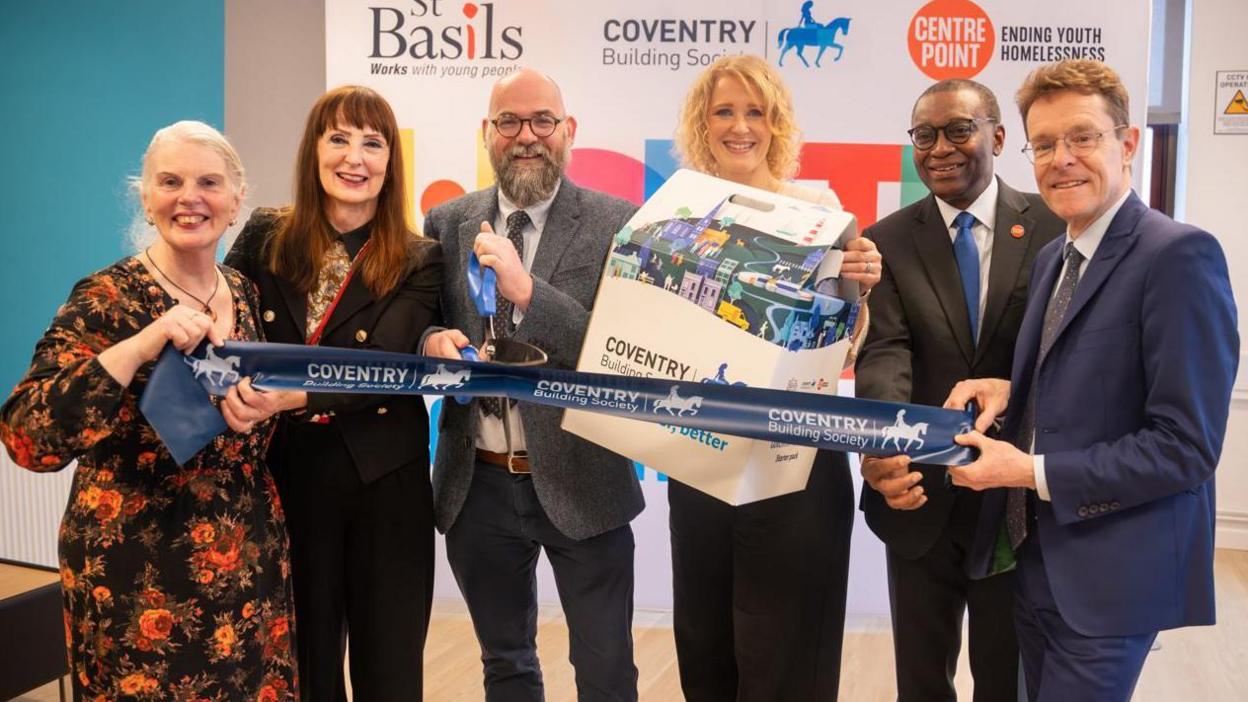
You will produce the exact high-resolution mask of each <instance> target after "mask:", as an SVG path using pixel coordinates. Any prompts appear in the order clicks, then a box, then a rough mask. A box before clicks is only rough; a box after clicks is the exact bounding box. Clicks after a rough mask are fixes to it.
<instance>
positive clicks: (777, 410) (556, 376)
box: [140, 341, 974, 465]
mask: <svg viewBox="0 0 1248 702" xmlns="http://www.w3.org/2000/svg"><path fill="white" fill-rule="evenodd" d="M247 376H251V378H252V384H253V385H254V386H255V387H257V388H260V389H264V390H304V391H307V392H331V393H364V394H390V395H424V394H437V395H446V394H454V395H464V396H469V397H478V396H494V397H509V398H512V399H514V400H517V401H520V402H532V403H535V404H541V405H548V406H552V407H563V408H570V409H583V410H588V411H591V412H601V413H605V414H611V415H617V416H623V417H628V418H630V419H637V420H641V421H647V422H658V423H663V424H667V425H674V426H681V427H690V428H696V429H702V430H705V431H709V432H719V433H723V434H730V435H734V436H741V437H746V438H751V439H761V440H763V441H774V442H780V443H785V444H795V445H804V446H816V447H818V448H823V449H831V450H834V451H854V452H857V453H863V454H870V455H894V454H898V453H905V454H908V455H910V456H911V457H913V458H914V460H916V461H920V462H923V463H932V464H943V465H956V464H963V463H969V462H970V461H971V460H973V458H974V457H973V454H972V451H971V450H970V449H968V448H965V447H962V446H958V445H957V444H955V443H954V442H953V437H954V436H956V435H958V434H961V433H964V432H966V431H969V430H970V428H971V426H972V423H973V420H974V415H973V414H972V412H971V411H969V410H968V411H966V412H958V411H955V410H947V409H940V408H937V407H927V406H923V405H910V404H899V403H892V402H879V401H875V400H863V399H856V398H846V397H837V396H832V395H819V394H815V393H804V392H788V391H783V390H770V389H763V388H749V387H734V386H729V385H718V384H715V383H696V382H687V381H674V380H662V379H658V378H638V377H631V376H618V375H607V374H602V373H583V372H578V371H567V370H559V369H552V368H545V367H527V368H525V367H516V366H505V365H500V364H495V363H479V362H471V361H452V360H446V359H440V358H430V357H426V356H415V355H408V354H399V353H387V352H382V351H365V350H358V349H340V348H329V347H322V346H301V345H292V344H266V343H256V342H233V341H231V342H226V344H225V346H224V347H220V348H214V347H210V346H208V345H207V344H204V345H202V346H201V347H200V349H198V350H197V353H196V354H195V355H194V356H183V355H182V354H181V353H179V352H177V351H176V350H174V349H173V348H172V347H169V348H167V349H166V350H165V352H164V353H163V354H162V355H161V358H160V360H159V362H158V363H157V365H156V369H155V370H154V371H153V373H152V377H151V380H150V381H149V383H148V386H147V389H146V390H145V392H144V394H143V397H142V400H141V402H140V409H141V410H142V411H143V414H144V416H146V417H147V419H148V421H149V422H150V423H151V424H152V427H153V428H155V430H156V433H157V434H158V435H159V436H160V438H161V440H162V441H164V443H165V445H166V446H167V447H168V448H169V451H170V453H171V454H172V455H173V457H174V459H175V460H177V461H178V462H179V463H185V462H186V461H188V460H190V459H191V458H192V457H193V456H194V455H195V454H196V453H198V452H199V450H200V449H201V448H203V447H204V446H205V445H206V444H207V443H208V442H209V441H211V440H212V439H213V438H214V437H215V436H217V435H218V434H220V433H221V432H222V431H224V428H225V425H224V421H223V420H222V418H221V414H220V412H219V411H218V409H217V408H216V407H215V406H214V405H213V404H212V402H211V400H210V399H209V397H208V395H209V394H214V395H223V394H224V393H225V392H226V390H228V388H229V387H230V386H231V385H233V384H235V383H237V382H238V381H239V380H240V379H241V378H244V377H247Z"/></svg>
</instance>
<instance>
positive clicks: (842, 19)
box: [325, 0, 1151, 614]
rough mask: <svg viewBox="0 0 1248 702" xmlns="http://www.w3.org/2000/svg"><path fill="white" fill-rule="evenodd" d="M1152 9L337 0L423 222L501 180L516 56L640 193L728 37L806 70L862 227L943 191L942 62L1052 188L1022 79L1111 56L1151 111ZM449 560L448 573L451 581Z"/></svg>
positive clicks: (627, 193) (870, 604)
mask: <svg viewBox="0 0 1248 702" xmlns="http://www.w3.org/2000/svg"><path fill="white" fill-rule="evenodd" d="M1150 18H1151V12H1150V6H1149V0H1130V1H1129V2H1119V3H1090V2H1087V1H1086V0H1047V1H1046V2H1042V3H1021V2H1017V1H1016V0H980V1H979V2H971V0H932V1H931V2H923V1H922V0H916V1H908V0H890V1H889V2H879V0H841V1H840V2H831V1H830V0H816V1H815V2H811V3H807V2H803V1H802V0H771V1H767V2H764V1H762V0H685V1H684V2H681V3H672V2H670V0H630V1H629V2H617V1H606V0H604V1H601V2H573V1H572V0H550V1H545V2H544V1H542V0H494V1H493V2H461V1H454V2H451V1H448V0H370V1H369V2H364V1H363V0H326V2H325V36H326V52H325V53H326V83H327V87H334V86H337V85H342V84H347V83H355V84H362V85H367V86H370V87H372V88H374V89H376V90H378V91H379V92H381V93H382V94H383V95H385V96H386V98H387V99H388V100H389V101H390V103H391V104H392V105H393V106H394V109H395V112H396V114H397V116H398V120H399V125H400V127H401V128H402V130H403V142H404V144H403V146H404V149H405V153H406V155H407V156H408V158H407V160H406V162H407V164H408V168H409V173H408V174H407V177H408V182H409V184H410V188H411V196H412V198H413V204H414V207H413V208H412V210H413V225H414V226H420V225H421V223H422V217H423V214H424V213H425V212H427V211H428V210H429V208H431V207H433V206H435V205H437V204H439V203H442V202H445V201H447V200H449V199H451V198H454V197H457V196H459V195H461V194H463V193H465V192H469V191H472V190H476V189H478V188H481V187H485V186H487V185H490V184H492V182H493V176H492V174H491V172H490V168H489V161H488V160H487V158H486V156H485V152H484V150H483V147H482V142H481V121H482V119H483V118H484V117H485V114H486V108H487V101H488V97H489V90H490V86H491V85H492V84H493V83H494V81H495V80H497V79H498V78H499V77H501V76H503V75H506V74H507V73H509V72H511V71H514V70H515V69H516V68H518V67H520V66H532V67H535V68H538V69H540V70H543V71H546V72H547V73H549V74H551V75H552V76H553V77H554V78H555V80H556V81H557V82H558V83H559V84H560V86H561V87H562V90H563V95H564V100H565V103H566V106H567V109H568V112H569V114H572V115H574V116H576V118H577V121H578V131H577V139H576V145H575V148H574V149H573V152H572V153H573V159H572V163H571V166H570V167H569V175H570V176H571V177H572V179H573V180H574V181H576V182H577V183H578V184H579V185H581V186H584V187H589V188H594V189H597V190H602V191H606V192H609V193H612V194H614V195H617V196H619V197H623V198H626V199H629V200H632V201H633V202H636V203H638V204H640V203H641V202H642V201H643V200H644V199H645V198H646V197H647V196H648V195H649V194H650V193H653V192H654V191H655V190H657V189H658V187H659V185H661V184H662V183H663V182H664V181H665V180H666V178H667V177H668V176H670V175H671V174H672V173H673V172H674V171H675V169H676V162H675V159H674V157H673V155H672V134H673V132H674V131H675V127H676V121H677V117H678V113H679V110H680V106H681V103H682V101H683V99H684V95H685V92H686V90H687V89H688V87H689V84H690V82H691V81H692V80H693V78H694V77H695V76H696V75H697V73H698V72H699V71H701V70H702V69H703V68H704V67H705V66H706V65H707V64H709V63H710V62H711V61H713V60H714V59H715V58H717V57H719V56H722V55H725V54H738V53H753V54H758V55H760V56H763V57H765V58H766V59H767V60H768V61H770V62H771V63H773V64H775V65H777V66H778V67H779V69H780V71H781V73H782V74H783V75H784V78H785V80H786V81H787V82H788V84H789V86H790V88H791V89H792V90H793V94H794V100H795V103H796V108H797V115H798V120H799V123H800V125H801V127H802V131H803V135H804V138H805V141H806V145H805V148H804V149H803V152H802V160H801V170H800V172H799V173H798V176H797V179H798V180H799V181H807V182H810V183H813V184H817V185H822V186H826V187H831V188H832V189H833V190H835V191H836V192H837V194H838V195H839V196H840V198H841V201H842V202H843V203H844V205H845V207H846V209H848V210H849V211H851V212H852V213H853V214H854V215H856V216H857V218H858V224H859V228H860V229H861V228H865V227H867V226H870V225H871V224H872V223H873V222H875V221H876V220H877V219H879V218H880V217H882V216H884V215H887V214H888V213H890V212H893V211H895V210H897V209H898V208H900V207H902V206H904V205H906V204H908V203H910V202H913V201H915V200H917V199H919V198H921V197H923V196H924V195H925V194H926V189H925V188H924V187H923V185H922V183H921V182H919V179H918V176H917V175H916V173H915V171H914V167H913V164H912V147H911V146H910V143H909V140H908V138H907V136H906V130H907V129H908V128H909V127H910V109H911V107H912V106H913V103H914V99H915V98H916V97H917V96H918V95H919V93H920V92H922V91H923V89H924V88H926V87H927V86H928V85H930V84H931V83H932V82H933V81H935V80H938V79H942V78H971V79H974V80H977V81H980V82H982V83H984V84H986V85H987V86H989V87H990V88H992V89H993V91H994V92H995V93H996V94H997V98H998V100H999V101H1000V103H1001V112H1002V116H1003V122H1004V126H1005V130H1006V146H1005V151H1004V153H1003V154H1002V156H1001V157H1000V159H999V160H998V164H997V170H998V173H1000V174H1001V175H1002V177H1003V178H1004V179H1005V180H1006V181H1008V182H1009V183H1011V184H1012V185H1013V186H1015V187H1017V188H1020V189H1022V190H1034V189H1035V188H1034V180H1033V178H1032V171H1031V166H1030V165H1029V164H1028V163H1027V162H1026V160H1025V159H1024V158H1023V156H1022V154H1021V153H1020V151H1019V150H1020V149H1021V148H1022V146H1023V143H1024V139H1023V130H1022V124H1021V122H1020V120H1019V117H1018V111H1017V109H1015V108H1014V106H1013V98H1014V93H1015V91H1016V90H1017V89H1018V86H1019V85H1020V84H1021V83H1022V80H1023V78H1024V77H1025V76H1026V75H1027V73H1028V72H1029V71H1031V70H1032V69H1033V68H1035V67H1036V66H1038V65H1040V64H1041V63H1046V62H1049V61H1055V60H1059V59H1062V58H1093V59H1098V60H1103V61H1105V62H1107V63H1108V64H1110V65H1111V66H1113V67H1114V68H1115V69H1116V70H1117V71H1118V72H1119V73H1120V74H1121V76H1122V78H1123V81H1124V82H1125V83H1126V86H1127V89H1128V91H1129V92H1130V94H1131V96H1132V98H1133V103H1132V107H1131V114H1132V120H1133V121H1134V122H1135V123H1137V124H1143V123H1144V118H1145V114H1146V108H1147V106H1146V102H1147V100H1146V98H1147V95H1148V92H1147V80H1148V76H1147V71H1148V40H1149V23H1150ZM1140 171H1141V169H1140V168H1139V164H1138V163H1137V168H1136V182H1137V186H1138V184H1139V178H1140ZM656 478H657V476H655V475H654V474H653V473H652V472H649V471H646V472H645V479H644V480H643V484H644V485H645V487H646V495H647V499H648V503H649V507H648V509H647V513H646V514H644V515H643V516H642V517H641V518H639V520H638V521H637V522H636V523H635V529H636V531H637V532H638V533H637V545H638V559H637V567H638V583H637V603H638V605H639V606H643V607H659V608H664V607H667V606H670V601H671V600H670V570H669V564H668V563H667V532H666V516H665V515H666V501H667V500H666V495H665V491H664V489H663V487H664V484H663V483H662V481H660V480H657V479H656ZM854 540H855V546H854V557H855V559H861V558H864V557H865V558H868V559H869V560H870V563H860V562H857V561H856V562H855V563H854V566H853V570H852V571H851V572H853V573H854V575H853V576H852V582H851V601H850V604H849V611H850V612H851V614H852V613H864V612H866V613H883V612H886V611H887V600H886V596H885V594H884V589H883V586H882V583H883V571H882V568H877V567H875V565H872V563H875V564H878V563H879V561H880V560H881V559H880V558H879V557H878V556H879V554H878V553H877V551H878V548H877V546H876V544H875V542H874V537H872V536H871V535H870V533H869V532H867V531H866V529H865V528H864V527H863V525H862V523H861V521H859V522H858V524H857V527H856V530H855V537H854ZM864 540H869V541H868V542H866V543H864ZM864 554H865V556H864ZM446 575H447V574H446V573H445V571H443V572H442V573H440V574H439V577H438V580H439V593H440V594H447V595H450V594H453V593H454V586H453V583H451V581H450V580H449V578H447V577H446ZM863 578H865V579H866V580H862V579H863ZM877 586H878V587H877ZM553 593H554V589H553V587H545V588H544V589H543V594H544V599H548V600H550V601H553Z"/></svg>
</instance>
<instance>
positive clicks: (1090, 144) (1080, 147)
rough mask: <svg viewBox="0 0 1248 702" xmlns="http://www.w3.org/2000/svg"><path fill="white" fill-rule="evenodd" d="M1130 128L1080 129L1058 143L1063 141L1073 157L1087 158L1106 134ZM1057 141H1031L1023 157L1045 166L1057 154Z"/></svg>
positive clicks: (1063, 136)
mask: <svg viewBox="0 0 1248 702" xmlns="http://www.w3.org/2000/svg"><path fill="white" fill-rule="evenodd" d="M1128 126H1130V125H1127V124H1117V125H1114V128H1113V129H1106V130H1103V131H1099V132H1098V131H1096V130H1094V129H1080V130H1078V131H1074V132H1070V133H1068V134H1063V135H1062V138H1061V139H1059V140H1057V141H1061V142H1062V143H1063V144H1065V145H1066V150H1067V151H1069V152H1070V154H1071V155H1072V156H1087V155H1088V154H1090V153H1092V152H1093V151H1096V147H1097V146H1099V145H1100V143H1101V139H1104V138H1105V135H1106V134H1114V133H1116V132H1117V131H1118V130H1119V129H1126V128H1127V127H1128ZM1057 141H1053V140H1049V139H1043V140H1039V141H1029V142H1027V145H1026V146H1024V147H1023V155H1024V156H1026V157H1027V160H1028V161H1031V162H1032V163H1034V164H1036V165H1037V166H1043V165H1044V164H1046V163H1048V162H1049V161H1052V160H1053V156H1055V155H1056V154H1057Z"/></svg>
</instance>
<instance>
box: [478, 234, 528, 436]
mask: <svg viewBox="0 0 1248 702" xmlns="http://www.w3.org/2000/svg"><path fill="white" fill-rule="evenodd" d="M530 221H531V220H530V219H529V213H527V212H525V211H524V210H516V211H515V212H512V213H511V214H509V215H507V240H508V241H510V242H511V245H512V246H515V247H516V253H517V254H518V255H519V256H520V262H521V263H522V264H523V263H524V228H525V227H526V226H528V224H529V222H530ZM496 292H497V295H498V297H497V298H496V299H495V307H496V311H495V314H494V334H495V335H496V336H497V337H498V338H500V339H503V338H506V337H509V336H511V335H512V333H514V332H515V330H516V325H515V323H514V322H512V319H511V318H512V315H513V314H514V312H515V305H513V304H512V303H511V300H508V299H507V298H505V297H503V293H502V291H501V290H498V291H496ZM487 323H488V322H487ZM500 400H501V398H498V397H483V398H481V406H482V407H483V408H485V411H486V413H488V414H490V415H492V416H495V417H498V418H500V419H501V418H502V416H503V406H502V403H501V402H500ZM512 402H513V403H514V402H515V401H514V400H513V401H512Z"/></svg>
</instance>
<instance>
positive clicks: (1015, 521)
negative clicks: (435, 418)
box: [1005, 241, 1083, 549]
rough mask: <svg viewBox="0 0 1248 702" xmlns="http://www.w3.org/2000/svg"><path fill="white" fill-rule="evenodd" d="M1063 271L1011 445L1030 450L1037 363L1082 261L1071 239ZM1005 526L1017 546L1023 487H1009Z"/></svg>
mask: <svg viewBox="0 0 1248 702" xmlns="http://www.w3.org/2000/svg"><path fill="white" fill-rule="evenodd" d="M1065 258H1066V271H1065V273H1063V274H1062V280H1061V281H1060V282H1059V283H1058V284H1057V294H1055V295H1054V296H1053V297H1051V298H1049V305H1048V307H1046V308H1045V310H1044V330H1043V331H1041V333H1040V351H1039V353H1038V354H1037V355H1036V366H1035V370H1034V371H1033V374H1032V377H1031V388H1030V390H1029V391H1028V393H1027V404H1026V405H1024V406H1023V419H1022V422H1020V424H1019V428H1018V438H1017V439H1016V440H1015V446H1017V447H1018V448H1019V449H1021V450H1023V451H1026V452H1028V453H1030V452H1031V444H1032V437H1034V436H1035V433H1036V384H1037V383H1038V382H1039V380H1040V364H1041V363H1042V362H1043V361H1044V357H1045V356H1046V355H1048V353H1049V348H1050V347H1051V346H1052V345H1053V339H1054V338H1055V337H1056V336H1057V330H1058V328H1059V327H1061V326H1062V318H1063V317H1065V316H1066V308H1067V307H1069V306H1070V301H1071V300H1072V299H1073V298H1074V297H1075V288H1076V287H1078V285H1079V267H1080V266H1082V265H1083V254H1081V253H1079V250H1078V249H1076V248H1075V245H1074V243H1073V242H1069V241H1068V242H1066V250H1065ZM1005 527H1006V530H1007V531H1008V532H1009V535H1010V546H1012V547H1013V548H1015V549H1017V548H1018V545H1019V544H1021V543H1022V542H1023V539H1024V538H1026V536H1027V489H1026V488H1010V491H1009V493H1008V496H1007V498H1006V502H1005Z"/></svg>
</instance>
